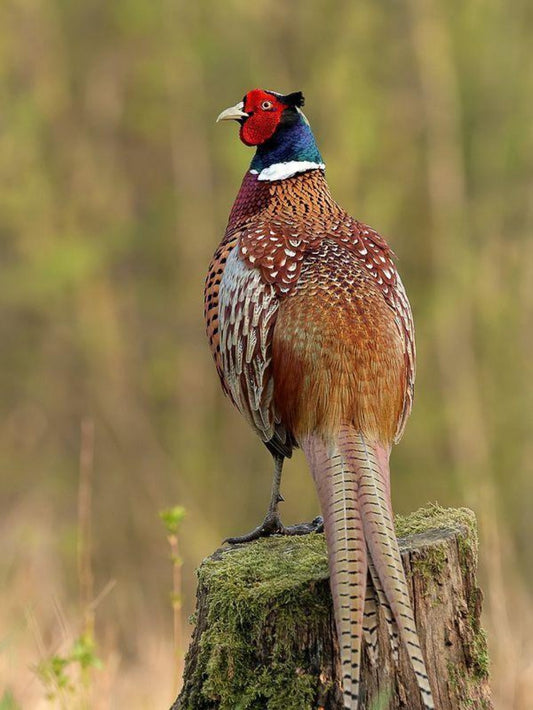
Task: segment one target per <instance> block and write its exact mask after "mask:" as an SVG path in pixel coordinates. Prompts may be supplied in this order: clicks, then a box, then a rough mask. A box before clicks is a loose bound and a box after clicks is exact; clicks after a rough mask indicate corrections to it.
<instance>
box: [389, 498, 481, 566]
mask: <svg viewBox="0 0 533 710" xmlns="http://www.w3.org/2000/svg"><path fill="white" fill-rule="evenodd" d="M394 524H395V526H396V533H397V535H398V537H407V536H408V535H417V534H419V533H424V532H428V531H429V530H442V529H446V528H452V529H458V528H461V529H466V531H467V534H466V535H465V536H463V537H464V544H465V545H466V548H465V549H466V550H467V551H468V552H469V553H471V554H472V555H473V557H474V559H476V560H477V548H478V539H477V524H476V516H475V514H474V512H473V511H472V510H470V509H469V508H441V506H440V505H438V504H437V503H432V504H430V505H427V506H425V507H424V508H420V509H419V510H417V511H415V512H414V513H411V514H410V515H405V516H404V515H397V516H396V517H395V519H394Z"/></svg>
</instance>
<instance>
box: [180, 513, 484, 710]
mask: <svg viewBox="0 0 533 710" xmlns="http://www.w3.org/2000/svg"><path fill="white" fill-rule="evenodd" d="M396 529H397V532H398V535H399V536H400V540H399V542H400V549H401V551H402V558H403V562H404V567H405V571H406V575H407V579H408V583H409V587H410V594H411V600H412V602H413V607H414V610H415V618H416V625H417V628H418V632H419V635H420V641H421V644H422V649H423V651H424V655H425V658H426V659H427V669H428V673H429V678H430V682H431V686H432V689H433V693H434V698H435V704H436V708H437V710H458V709H461V710H462V709H464V710H467V709H468V710H490V709H491V708H492V702H491V695H490V690H489V686H488V656H487V647H486V639H485V634H484V632H483V630H482V629H481V627H480V613H481V602H482V594H481V591H480V590H479V589H478V587H477V586H476V568H477V544H478V543H477V532H476V520H475V516H474V514H473V513H472V511H470V510H467V509H465V508H462V509H459V510H455V509H442V508H440V507H438V506H430V507H427V508H423V509H421V510H419V511H418V512H416V513H413V514H412V515H410V516H408V517H406V518H398V519H397V520H396ZM198 578H199V583H198V593H197V610H196V613H195V623H196V628H195V631H194V634H193V638H192V642H191V646H190V648H189V651H188V654H187V658H186V664H185V673H184V682H183V688H182V691H181V693H180V695H179V697H178V698H177V700H176V702H175V703H174V705H173V706H172V708H171V710H212V709H215V708H216V709H217V710H249V709H250V710H252V709H253V710H315V709H317V708H318V709H322V710H342V695H341V691H340V680H339V679H340V665H339V651H338V645H337V638H336V633H335V627H334V621H333V610H332V602H331V595H330V592H329V586H328V567H327V559H326V545H325V540H324V536H323V535H319V534H311V535H306V536H303V537H272V538H268V539H262V540H259V541H257V542H254V543H250V544H247V545H239V546H235V547H225V548H222V549H219V550H217V551H216V552H215V553H214V555H212V556H211V557H209V558H208V559H206V560H205V561H204V562H203V563H202V565H201V567H200V569H199V571H198ZM380 616H381V615H380ZM363 647H364V651H363V666H362V673H361V682H362V701H361V703H360V708H361V710H386V709H390V710H399V709H400V708H401V709H403V710H405V709H406V708H407V709H408V710H422V705H421V700H420V694H419V692H418V689H417V686H416V682H415V678H414V674H413V672H412V670H411V668H410V665H409V661H408V659H407V656H406V654H405V652H404V649H403V647H401V648H400V654H399V659H398V660H395V659H394V657H393V652H392V649H391V647H390V643H389V638H388V634H387V630H386V627H385V621H384V619H383V617H382V616H381V618H380V629H379V654H378V659H377V661H375V662H374V663H373V662H372V660H371V658H370V657H369V655H368V652H367V649H366V647H365V644H364V643H363Z"/></svg>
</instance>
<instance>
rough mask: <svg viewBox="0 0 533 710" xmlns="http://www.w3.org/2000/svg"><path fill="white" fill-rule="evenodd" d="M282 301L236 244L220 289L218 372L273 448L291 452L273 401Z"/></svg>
mask: <svg viewBox="0 0 533 710" xmlns="http://www.w3.org/2000/svg"><path fill="white" fill-rule="evenodd" d="M278 305H279V301H278V296H277V294H276V291H275V289H274V287H273V286H272V284H269V283H267V282H265V281H264V279H263V278H262V276H261V273H260V272H259V270H257V269H255V268H250V267H249V266H248V265H247V264H245V263H244V262H243V261H242V259H241V256H240V249H239V247H237V248H233V249H232V250H231V252H230V253H229V254H228V256H227V260H226V265H225V268H224V271H223V274H222V278H221V282H220V287H219V292H218V323H219V326H218V327H219V333H218V338H219V342H218V347H219V348H220V350H219V351H218V352H217V356H218V359H219V364H218V366H219V374H221V379H222V383H223V387H224V390H225V391H226V392H227V394H228V396H229V397H230V399H231V400H232V402H233V404H234V405H235V406H236V407H237V409H238V410H239V411H240V412H241V414H242V415H243V416H244V417H245V418H246V419H247V420H248V422H249V423H250V424H251V426H252V427H253V428H254V429H255V430H256V432H257V433H258V434H259V436H260V437H261V439H262V440H263V441H264V442H265V444H266V445H267V446H268V448H269V449H270V450H271V451H272V452H278V453H280V454H282V455H283V456H290V455H291V451H292V445H291V442H290V440H289V437H288V436H287V433H286V431H285V429H284V428H283V427H282V426H281V423H280V421H279V419H278V418H277V417H276V413H275V411H274V403H273V392H274V383H273V379H272V368H271V359H272V352H271V351H272V333H273V329H274V325H275V322H276V316H277V312H278ZM215 360H216V357H215Z"/></svg>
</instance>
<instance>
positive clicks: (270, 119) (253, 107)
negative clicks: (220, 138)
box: [239, 89, 287, 146]
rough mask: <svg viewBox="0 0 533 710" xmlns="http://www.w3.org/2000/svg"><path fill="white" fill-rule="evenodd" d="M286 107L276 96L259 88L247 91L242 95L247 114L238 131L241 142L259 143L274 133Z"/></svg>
mask: <svg viewBox="0 0 533 710" xmlns="http://www.w3.org/2000/svg"><path fill="white" fill-rule="evenodd" d="M286 108H287V106H286V105H285V104H282V103H281V102H280V101H279V100H278V99H277V97H276V96H274V95H273V94H269V93H268V92H266V91H262V90H261V89H254V90H253V91H249V92H248V93H247V94H246V96H245V97H244V110H245V111H246V113H247V114H249V118H247V119H246V120H245V121H244V122H243V123H242V125H241V129H240V131H239V135H240V138H241V140H242V142H243V143H245V144H246V145H249V146H253V145H260V144H261V143H264V142H265V141H267V140H268V139H269V138H271V137H272V136H273V135H274V132H275V131H276V128H277V127H278V125H279V122H280V120H281V114H282V113H283V111H284V110H285V109H286Z"/></svg>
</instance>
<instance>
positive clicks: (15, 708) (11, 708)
mask: <svg viewBox="0 0 533 710" xmlns="http://www.w3.org/2000/svg"><path fill="white" fill-rule="evenodd" d="M0 710H21V707H20V705H19V704H18V703H17V701H16V700H15V696H14V695H13V693H12V692H11V690H9V688H8V689H7V690H4V693H3V695H2V697H1V698H0Z"/></svg>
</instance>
